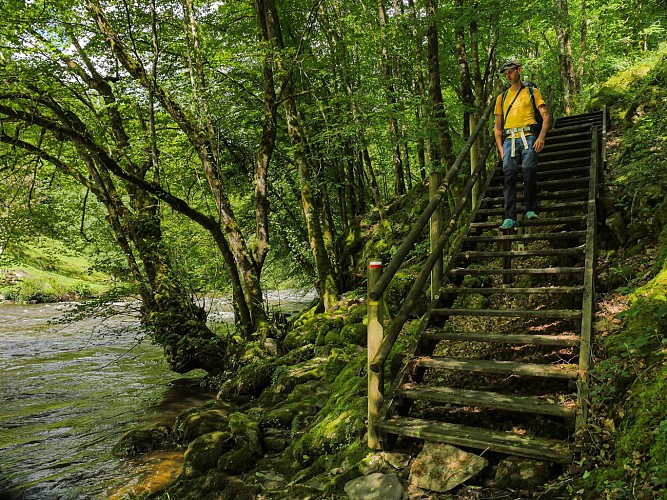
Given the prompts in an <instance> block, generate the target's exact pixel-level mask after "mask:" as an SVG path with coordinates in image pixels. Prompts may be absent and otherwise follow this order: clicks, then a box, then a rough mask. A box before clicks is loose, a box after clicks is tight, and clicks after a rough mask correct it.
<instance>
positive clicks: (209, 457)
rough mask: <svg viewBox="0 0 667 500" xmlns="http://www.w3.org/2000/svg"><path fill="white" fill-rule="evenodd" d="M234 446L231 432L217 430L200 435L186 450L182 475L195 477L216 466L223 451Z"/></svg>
mask: <svg viewBox="0 0 667 500" xmlns="http://www.w3.org/2000/svg"><path fill="white" fill-rule="evenodd" d="M233 446H234V439H233V438H232V435H231V433H229V432H224V431H216V432H210V433H208V434H204V435H203V436H199V437H198V438H197V439H195V440H194V441H192V442H190V444H189V445H188V448H187V450H185V456H184V462H183V472H182V473H181V477H183V478H193V477H196V476H200V475H202V474H203V473H204V472H206V471H207V470H209V469H212V468H214V467H216V466H217V464H218V460H219V458H220V457H221V456H222V455H223V453H226V452H227V451H229V450H231V449H232V447H233Z"/></svg>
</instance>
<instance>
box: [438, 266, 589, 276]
mask: <svg viewBox="0 0 667 500" xmlns="http://www.w3.org/2000/svg"><path fill="white" fill-rule="evenodd" d="M583 272H584V268H583V267H547V268H541V269H540V268H538V269H452V270H450V271H449V273H448V274H450V275H453V276H461V275H464V276H465V275H470V276H486V275H487V274H494V275H495V274H501V275H505V276H508V275H509V276H514V275H517V276H518V275H526V274H531V275H533V274H538V275H539V274H577V273H583Z"/></svg>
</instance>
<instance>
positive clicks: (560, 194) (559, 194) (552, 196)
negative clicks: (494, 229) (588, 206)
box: [483, 187, 588, 222]
mask: <svg viewBox="0 0 667 500" xmlns="http://www.w3.org/2000/svg"><path fill="white" fill-rule="evenodd" d="M587 195H588V188H587V187H586V188H581V189H568V190H563V191H547V192H546V193H540V200H541V201H544V200H562V199H563V198H568V199H572V198H579V197H581V198H586V199H587ZM516 199H517V201H524V196H523V193H522V192H520V193H519V194H517V197H516ZM483 201H484V203H487V204H489V205H495V204H498V203H503V201H504V198H503V197H502V196H496V197H493V198H484V200H483ZM531 222H532V221H531Z"/></svg>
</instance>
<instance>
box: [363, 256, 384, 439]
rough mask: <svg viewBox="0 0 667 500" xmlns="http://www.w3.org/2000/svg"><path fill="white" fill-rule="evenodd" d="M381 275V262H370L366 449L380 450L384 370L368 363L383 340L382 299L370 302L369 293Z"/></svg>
mask: <svg viewBox="0 0 667 500" xmlns="http://www.w3.org/2000/svg"><path fill="white" fill-rule="evenodd" d="M381 275H382V262H381V261H379V260H372V261H371V262H370V263H369V265H368V293H369V295H368V300H367V307H368V309H367V311H368V327H367V335H368V339H367V342H368V369H367V370H366V371H367V373H368V447H369V448H370V449H372V450H378V449H380V438H379V436H378V434H377V417H378V414H379V413H380V408H381V407H382V403H383V400H384V369H381V370H379V371H378V372H374V371H372V370H371V367H370V363H371V361H372V360H373V358H374V357H375V355H376V354H377V352H378V350H379V349H380V345H381V344H382V339H383V338H384V325H383V319H384V318H383V305H382V300H383V299H382V297H380V298H379V299H378V300H372V299H371V297H370V292H371V290H373V287H374V286H375V284H376V283H377V281H378V279H380V276H381Z"/></svg>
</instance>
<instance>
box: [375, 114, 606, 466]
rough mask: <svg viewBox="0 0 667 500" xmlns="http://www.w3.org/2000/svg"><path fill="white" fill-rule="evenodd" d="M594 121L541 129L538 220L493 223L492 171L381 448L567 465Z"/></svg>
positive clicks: (497, 195) (589, 223)
mask: <svg viewBox="0 0 667 500" xmlns="http://www.w3.org/2000/svg"><path fill="white" fill-rule="evenodd" d="M603 117H604V115H603V113H602V112H599V113H589V114H586V115H578V116H573V117H568V118H564V119H560V120H558V121H557V122H556V126H555V127H554V129H553V130H552V131H550V133H549V135H548V136H547V142H546V147H545V149H544V151H543V152H542V153H541V155H540V161H539V169H538V172H539V173H538V192H539V194H538V198H539V203H540V208H539V212H540V218H539V219H533V220H530V221H523V220H519V221H518V222H517V224H516V226H515V228H513V229H511V230H506V231H500V230H499V229H498V225H499V224H500V223H501V221H502V214H503V198H502V167H501V165H500V164H498V165H497V166H496V172H495V174H494V175H493V177H492V178H490V179H489V181H488V182H487V187H486V189H485V191H484V193H483V194H482V195H481V201H480V202H479V203H478V204H477V207H476V210H475V212H474V214H473V218H472V223H471V224H470V225H469V227H468V230H467V234H466V235H465V237H464V238H463V239H462V241H461V244H460V246H459V247H458V249H457V251H456V252H455V253H454V255H453V257H452V258H451V259H450V261H449V265H448V266H446V269H445V276H444V280H443V282H444V285H443V286H442V287H441V289H440V293H439V299H438V300H437V301H434V303H433V304H432V306H431V308H430V310H429V311H428V312H427V314H426V316H425V317H424V319H423V320H422V323H421V327H420V330H419V333H418V339H417V341H416V344H415V346H414V348H413V349H412V353H411V354H410V355H409V356H408V357H406V359H405V360H404V363H403V367H402V369H401V371H400V372H399V374H398V375H397V376H396V378H395V380H394V381H393V384H392V389H391V392H390V393H389V394H388V395H387V397H386V398H385V404H384V406H383V407H382V409H381V410H380V415H379V424H378V426H377V428H378V431H379V435H380V438H381V440H382V444H383V446H385V447H391V446H392V445H393V443H394V442H395V440H396V439H397V438H398V436H407V437H412V438H419V439H424V440H428V441H437V442H443V443H449V444H453V445H457V446H463V447H469V448H476V449H481V450H490V451H494V452H500V453H506V454H511V455H520V456H525V457H531V458H535V459H541V460H548V461H552V462H562V463H567V462H570V461H571V460H572V457H573V454H574V452H575V447H576V442H575V431H576V429H578V428H579V427H580V426H581V425H582V424H583V422H584V421H585V419H586V413H587V400H588V392H587V391H588V380H587V370H588V364H589V358H590V337H591V317H592V312H593V295H594V288H593V283H594V280H593V276H594V261H595V258H594V257H595V255H594V251H595V242H594V240H595V225H596V220H595V212H596V197H597V192H598V189H597V187H598V186H597V185H598V182H599V181H598V179H600V178H601V168H602V167H601V165H602V151H603V144H602V143H603V138H602V132H603V129H606V127H604V125H605V124H604V123H603V122H604V119H603ZM522 190H523V186H522V184H521V183H518V184H517V195H518V212H519V213H522V212H523V207H522V206H521V204H522V201H523V193H522ZM520 219H521V216H520Z"/></svg>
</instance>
